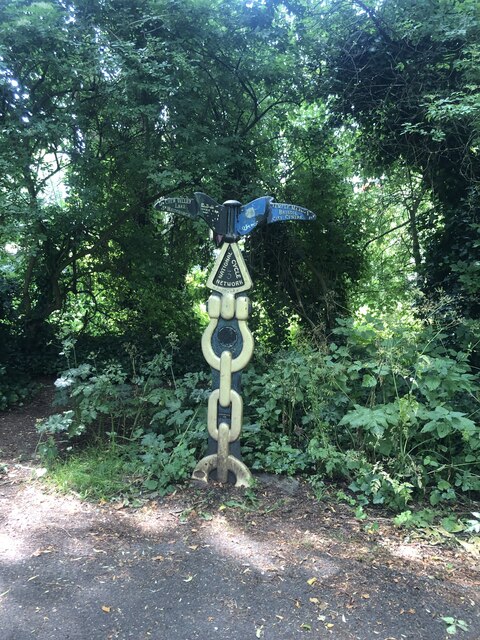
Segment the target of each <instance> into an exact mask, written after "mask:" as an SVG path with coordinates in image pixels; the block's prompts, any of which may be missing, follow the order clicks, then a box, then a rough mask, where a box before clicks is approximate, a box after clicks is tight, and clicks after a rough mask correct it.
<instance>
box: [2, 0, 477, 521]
mask: <svg viewBox="0 0 480 640" xmlns="http://www.w3.org/2000/svg"><path fill="white" fill-rule="evenodd" d="M479 178H480V8H479V5H478V2H477V1H476V0H420V1H418V0H415V1H413V0H402V1H401V2H393V1H392V0H383V1H381V0H379V1H377V2H375V1H371V0H366V1H365V2H362V1H356V0H350V1H347V0H324V1H319V2H316V1H314V0H292V1H288V0H287V1H283V2H281V1H277V0H264V1H255V0H252V1H250V2H246V1H241V0H208V1H206V0H181V1H180V0H102V1H94V0H72V1H70V0H50V1H44V2H30V1H27V0H8V1H6V0H2V1H1V2H0V314H1V315H0V317H1V323H0V363H1V366H0V408H2V409H6V408H7V407H8V406H10V405H12V404H14V403H18V402H22V401H25V399H26V398H27V397H28V395H29V394H30V393H32V392H33V391H34V388H35V385H37V384H38V380H39V379H40V380H41V379H44V378H45V377H52V376H58V377H57V380H56V387H57V392H58V393H57V395H58V397H57V403H58V404H59V405H60V409H59V413H57V414H55V415H53V416H52V417H51V418H49V419H48V420H46V421H43V422H42V423H40V424H39V432H40V435H41V443H40V446H39V452H40V454H41V455H42V456H44V459H45V460H46V461H47V462H48V463H49V464H50V465H51V466H52V468H53V469H55V473H57V480H58V482H60V483H61V482H65V483H67V484H68V483H72V482H73V484H74V486H75V487H76V489H77V490H78V491H80V492H83V494H84V495H93V496H107V497H108V496H111V495H115V493H118V492H122V491H126V490H127V489H126V485H127V484H128V487H130V489H129V490H130V491H133V492H135V491H138V492H141V491H150V492H160V493H162V492H165V491H168V490H169V489H170V488H171V487H172V486H173V485H174V484H175V483H177V482H179V481H181V480H182V479H186V478H188V477H189V476H190V474H191V470H192V468H193V466H194V464H195V461H196V460H197V459H198V458H199V456H200V455H201V452H202V449H203V448H204V446H205V440H206V435H205V433H206V431H205V411H206V398H207V397H208V393H209V391H208V388H209V372H208V371H207V369H206V366H205V364H204V362H203V358H202V356H201V351H200V346H199V343H200V336H201V333H202V330H203V328H204V326H205V324H206V322H207V316H206V314H205V307H204V302H205V300H206V298H207V297H208V290H207V289H206V286H205V282H206V274H207V273H208V271H209V269H210V268H211V266H212V260H213V250H214V245H213V243H212V242H211V241H210V239H209V237H208V230H207V228H206V227H205V226H203V224H202V223H200V222H199V223H198V224H197V223H192V221H191V220H187V219H182V218H181V217H178V216H177V217H175V216H171V215H169V214H162V213H160V212H158V211H156V210H155V209H154V206H153V205H154V203H155V202H156V200H157V199H158V198H160V197H162V196H177V195H178V196H191V195H192V194H193V192H194V191H203V192H205V193H207V194H209V195H210V196H212V197H214V198H215V199H216V200H217V201H219V202H222V201H224V200H226V199H228V198H235V199H237V200H240V201H242V202H244V203H245V202H248V201H250V200H252V199H254V198H255V197H258V196H262V195H267V194H268V195H272V196H274V197H275V199H276V201H278V202H291V203H295V204H298V205H301V206H305V207H308V208H309V209H311V210H313V211H315V212H316V214H317V220H316V222H314V223H308V224H302V223H295V222H292V223H287V224H278V225H269V226H268V227H265V228H261V229H258V230H256V231H255V232H254V233H253V234H252V236H251V237H249V238H247V239H246V241H245V247H244V252H245V257H246V260H247V264H248V267H249V270H250V272H251V275H252V279H253V281H254V284H255V289H254V292H253V293H252V298H253V300H254V314H253V318H252V321H251V326H252V328H253V330H254V333H255V339H256V345H257V346H256V354H255V357H254V361H253V362H252V363H251V365H250V366H249V368H248V371H247V372H246V373H245V375H244V390H243V395H244V399H245V413H246V415H245V427H244V434H243V445H242V447H243V452H244V456H245V459H246V462H247V464H249V465H250V466H251V467H252V468H253V469H259V470H261V469H263V470H266V471H271V472H276V473H287V474H303V475H304V476H305V477H306V478H308V480H309V482H310V483H311V484H312V488H313V490H314V491H315V492H316V494H317V495H318V496H319V497H321V496H322V495H324V493H325V492H326V491H327V490H328V488H329V487H330V486H331V483H332V482H333V483H336V484H335V486H336V487H340V488H339V489H338V492H339V493H338V495H341V494H343V496H345V499H348V500H350V501H351V502H352V504H355V505H357V509H359V510H360V511H359V513H360V514H361V510H362V509H363V506H365V505H366V504H368V503H374V504H379V505H384V506H386V507H388V508H390V509H393V510H395V511H396V512H398V513H399V514H400V516H399V517H401V518H403V520H404V521H408V520H409V519H410V520H412V519H414V518H415V517H418V515H417V514H418V512H417V511H416V510H415V509H413V507H412V505H415V504H417V505H420V506H422V507H423V508H422V511H421V514H422V516H421V517H423V518H431V517H434V515H433V514H434V511H433V509H434V508H441V507H442V506H443V505H445V506H447V507H448V506H451V505H456V504H458V502H459V501H460V502H461V503H463V502H464V501H466V500H469V499H471V498H472V497H475V492H477V491H478V490H479V488H480V468H479V451H480V381H479V367H480V354H479V340H480V322H479V315H480V314H479V312H480V216H479V211H480V190H479ZM62 404H63V406H62ZM59 438H60V440H62V439H63V440H67V443H66V444H65V443H63V444H62V443H60V446H59ZM67 445H68V446H67ZM62 474H63V475H62ZM127 479H128V480H127ZM412 509H413V510H412ZM477 516H478V514H477ZM477 525H478V522H477ZM452 526H459V525H458V521H457V524H455V525H452Z"/></svg>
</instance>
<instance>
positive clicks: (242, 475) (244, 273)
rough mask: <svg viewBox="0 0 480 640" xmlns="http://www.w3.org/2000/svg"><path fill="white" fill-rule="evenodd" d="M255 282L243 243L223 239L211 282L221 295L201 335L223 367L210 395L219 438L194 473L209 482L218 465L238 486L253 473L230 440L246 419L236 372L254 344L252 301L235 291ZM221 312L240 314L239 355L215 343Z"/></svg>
mask: <svg viewBox="0 0 480 640" xmlns="http://www.w3.org/2000/svg"><path fill="white" fill-rule="evenodd" d="M227 252H228V253H227ZM232 274H233V278H234V280H233V282H232V281H231V280H232ZM223 285H225V286H223ZM251 285H252V282H251V279H250V275H249V273H248V270H247V267H246V265H245V262H244V260H243V257H242V254H241V252H240V249H239V248H238V246H237V245H236V244H235V243H230V244H225V245H224V247H223V249H222V251H221V253H220V255H219V257H218V258H217V261H216V263H215V267H214V269H213V271H212V273H211V274H210V277H209V280H208V282H207V286H209V287H210V289H212V290H214V291H218V292H219V293H220V294H221V295H215V294H213V295H211V296H210V298H209V299H208V305H207V310H208V315H209V317H210V322H209V323H208V326H207V327H206V329H205V331H204V333H203V336H202V352H203V355H204V357H205V360H206V361H207V362H208V364H209V365H210V366H211V367H212V369H216V370H217V371H219V373H220V376H219V377H220V382H219V387H218V389H214V390H213V391H212V393H211V394H210V397H209V399H208V421H207V426H208V433H209V435H210V436H211V438H213V439H214V440H216V441H217V453H216V454H214V455H210V456H206V457H205V458H203V459H202V460H200V462H199V463H198V464H197V466H196V467H195V471H194V472H193V476H192V477H193V479H194V480H199V481H201V482H205V483H206V482H208V477H209V474H210V473H211V472H212V471H213V470H214V469H216V471H217V479H218V480H219V482H222V483H223V482H227V480H228V473H229V471H230V472H232V473H233V474H234V475H235V477H236V483H235V486H236V487H247V486H249V485H250V482H251V479H252V476H251V473H250V471H249V470H248V468H247V467H246V465H245V464H244V463H243V462H241V461H240V460H239V459H238V458H236V457H235V456H232V455H230V451H229V447H230V443H231V442H234V441H235V440H238V438H239V437H240V433H241V430H242V420H243V401H242V398H241V396H240V394H239V393H238V392H237V391H235V390H234V389H232V374H233V373H236V372H238V371H241V370H242V369H244V368H245V367H246V366H247V364H248V363H249V362H250V359H251V357H252V354H253V346H254V342H253V336H252V333H251V331H250V329H249V328H248V325H247V320H248V316H249V311H250V301H249V299H248V297H247V296H238V297H235V296H236V294H237V293H239V292H241V291H245V290H247V289H249V288H250V287H251ZM220 318H222V319H223V320H233V319H236V320H237V324H238V328H239V331H240V334H241V336H242V349H241V351H240V353H239V354H238V355H237V356H236V357H235V358H234V357H233V356H232V353H231V351H229V350H228V349H226V350H225V351H223V352H222V353H221V354H220V356H218V355H217V354H216V353H215V351H214V349H213V346H212V338H213V334H214V332H215V330H216V328H217V326H218V322H219V319H220ZM219 406H220V407H222V408H223V409H227V415H229V418H228V422H229V423H230V424H228V422H224V421H222V420H221V419H219ZM229 408H230V411H229V412H228V409H229Z"/></svg>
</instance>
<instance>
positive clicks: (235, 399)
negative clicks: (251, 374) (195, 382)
mask: <svg viewBox="0 0 480 640" xmlns="http://www.w3.org/2000/svg"><path fill="white" fill-rule="evenodd" d="M219 396H220V389H214V390H213V391H212V393H211V394H210V397H209V398H208V414H207V425H208V433H209V434H210V436H211V437H212V438H213V439H214V440H218V426H217V423H218V399H219ZM230 399H231V401H232V415H231V419H230V423H231V424H230V433H229V436H228V441H229V442H234V441H235V440H237V439H238V438H239V437H240V433H241V432H242V420H243V400H242V396H241V395H240V394H239V393H237V391H235V390H234V389H232V390H231V391H230Z"/></svg>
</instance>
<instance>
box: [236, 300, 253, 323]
mask: <svg viewBox="0 0 480 640" xmlns="http://www.w3.org/2000/svg"><path fill="white" fill-rule="evenodd" d="M249 312H250V300H249V299H248V298H247V296H239V297H238V298H237V300H236V309H235V317H236V318H237V320H248V315H249Z"/></svg>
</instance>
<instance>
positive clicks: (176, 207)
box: [155, 198, 199, 218]
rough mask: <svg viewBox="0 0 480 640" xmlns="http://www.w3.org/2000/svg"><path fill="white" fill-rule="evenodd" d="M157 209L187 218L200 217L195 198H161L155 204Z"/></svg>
mask: <svg viewBox="0 0 480 640" xmlns="http://www.w3.org/2000/svg"><path fill="white" fill-rule="evenodd" d="M155 209H158V211H168V212H169V213H179V214H180V215H182V216H186V217H187V218H198V217H199V211H198V204H197V202H196V200H194V199H193V198H160V200H157V202H156V203H155Z"/></svg>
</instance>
